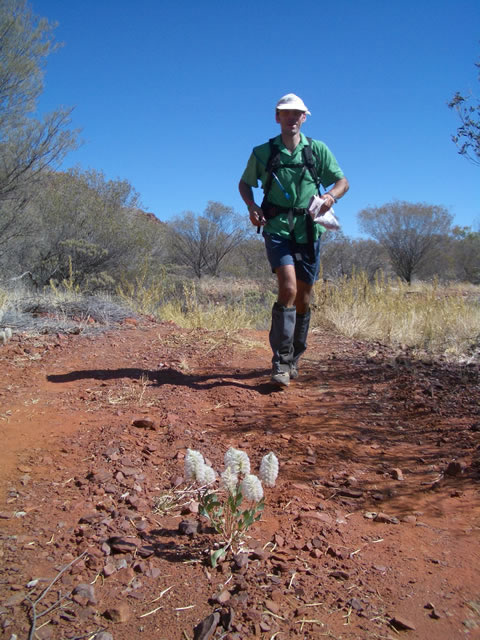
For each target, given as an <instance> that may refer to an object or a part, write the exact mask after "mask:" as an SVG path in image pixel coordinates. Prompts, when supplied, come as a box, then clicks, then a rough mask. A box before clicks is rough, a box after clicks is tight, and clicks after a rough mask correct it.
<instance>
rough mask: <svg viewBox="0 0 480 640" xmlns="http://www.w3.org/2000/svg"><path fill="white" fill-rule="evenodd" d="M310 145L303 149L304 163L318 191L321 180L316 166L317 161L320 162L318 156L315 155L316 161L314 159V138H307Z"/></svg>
mask: <svg viewBox="0 0 480 640" xmlns="http://www.w3.org/2000/svg"><path fill="white" fill-rule="evenodd" d="M307 141H308V145H305V146H304V147H303V149H302V154H303V161H304V163H305V166H306V168H307V169H308V170H309V171H310V175H311V176H312V178H313V181H314V182H315V184H316V186H317V190H318V188H319V187H320V179H319V177H318V171H317V167H316V164H315V160H318V156H317V154H316V153H315V160H314V158H313V156H314V152H313V150H312V138H307Z"/></svg>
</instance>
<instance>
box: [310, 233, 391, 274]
mask: <svg viewBox="0 0 480 640" xmlns="http://www.w3.org/2000/svg"><path fill="white" fill-rule="evenodd" d="M320 246H321V252H320V257H321V264H322V273H323V277H324V278H328V279H332V280H336V279H337V278H342V277H343V276H351V275H352V274H353V273H355V272H357V273H358V272H362V271H363V272H364V273H366V274H367V277H368V279H369V280H373V279H374V277H375V274H376V273H377V272H378V271H380V270H381V271H385V270H386V268H387V266H388V258H387V256H386V255H385V250H384V249H383V248H382V247H381V246H380V244H379V243H378V242H376V241H375V240H371V239H364V238H356V239H352V238H349V237H347V236H345V235H344V234H343V233H342V232H331V231H329V232H327V233H326V234H324V236H322V240H321V245H320Z"/></svg>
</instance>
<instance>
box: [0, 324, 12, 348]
mask: <svg viewBox="0 0 480 640" xmlns="http://www.w3.org/2000/svg"><path fill="white" fill-rule="evenodd" d="M11 337H12V330H11V329H10V327H5V329H3V330H2V331H0V342H1V343H2V344H7V342H8V341H9V340H10V338H11Z"/></svg>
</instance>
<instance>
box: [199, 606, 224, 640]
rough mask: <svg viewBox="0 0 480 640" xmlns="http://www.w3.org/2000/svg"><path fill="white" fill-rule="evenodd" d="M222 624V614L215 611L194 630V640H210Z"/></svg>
mask: <svg viewBox="0 0 480 640" xmlns="http://www.w3.org/2000/svg"><path fill="white" fill-rule="evenodd" d="M219 622H220V613H219V612H218V611H215V613H211V614H210V615H209V616H207V617H206V618H205V619H204V620H202V622H200V623H199V624H197V626H196V627H195V629H194V630H193V640H209V639H210V638H211V637H212V636H213V634H214V633H215V630H216V628H217V627H218V623H219Z"/></svg>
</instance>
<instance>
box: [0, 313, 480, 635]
mask: <svg viewBox="0 0 480 640" xmlns="http://www.w3.org/2000/svg"><path fill="white" fill-rule="evenodd" d="M269 359H270V354H269V351H268V348H267V335H266V333H265V332H245V333H243V334H242V335H241V336H237V337H235V339H233V338H232V337H231V336H230V337H229V338H228V340H227V339H226V338H225V337H223V336H222V335H220V334H216V333H209V332H198V331H197V332H190V331H186V330H182V329H179V328H178V327H176V326H174V325H172V324H156V323H154V322H153V321H149V320H133V319H132V320H127V321H124V322H123V323H122V325H121V326H118V328H116V329H115V330H110V331H108V332H104V333H92V334H90V333H88V332H84V331H81V332H80V333H78V332H75V331H73V333H71V334H69V335H66V336H62V335H56V334H46V335H41V336H36V337H27V336H25V335H18V334H17V335H14V337H13V339H12V340H11V342H9V343H8V344H7V345H5V346H3V347H2V346H0V366H1V376H0V378H1V379H0V434H1V445H2V465H1V470H0V490H1V494H0V526H1V531H0V541H1V546H0V559H1V566H2V573H1V578H0V631H1V634H2V635H1V637H3V638H7V639H10V640H15V639H18V640H26V639H28V640H32V639H33V638H36V639H39V640H49V639H51V640H59V639H70V640H73V639H80V638H90V639H93V638H96V639H97V640H112V638H113V639H114V640H137V639H138V638H146V639H149V640H150V639H156V640H184V639H190V640H192V639H193V638H195V639H196V640H208V639H210V638H211V639H216V640H218V639H220V638H225V639H226V640H248V639H250V638H262V639H268V640H274V639H276V640H289V639H295V638H303V639H311V638H336V639H337V640H340V639H342V640H347V639H369V640H370V639H377V638H378V639H380V638H385V639H386V638H398V637H405V638H406V639H408V638H421V639H423V638H431V637H435V639H436V640H452V639H455V638H465V637H466V638H480V579H479V577H478V576H479V569H480V545H479V539H480V535H479V534H480V503H479V487H480V483H479V482H480V406H479V405H480V403H479V400H480V378H479V368H478V365H476V364H470V365H466V364H463V365H452V364H447V363H445V362H430V361H418V360H413V359H411V358H410V356H409V354H408V353H405V352H402V353H399V352H398V353H397V352H392V351H390V350H389V349H387V348H385V347H383V346H382V345H379V344H367V343H363V342H353V341H350V340H346V339H344V338H341V337H339V336H337V335H335V334H333V333H331V332H328V331H325V332H323V331H317V332H315V333H313V334H312V336H311V340H310V349H309V351H308V356H307V357H305V359H304V360H303V366H302V370H301V376H300V378H299V379H298V380H297V381H295V382H293V383H292V384H291V385H290V387H289V388H288V389H287V390H284V391H279V390H277V389H275V388H274V387H273V386H272V385H271V384H270V383H269V376H268V373H269V371H268V364H269ZM231 445H233V446H234V447H236V448H240V449H243V450H245V451H246V452H247V453H248V454H249V456H250V459H251V461H252V465H253V467H254V469H257V468H258V464H259V461H260V459H261V458H262V456H263V455H264V454H265V453H267V452H268V451H270V450H273V451H274V452H275V453H276V454H277V456H278V458H279V460H280V475H279V479H278V482H277V485H276V487H275V488H273V489H267V490H266V507H265V511H264V514H263V516H262V519H261V521H260V522H258V523H257V524H255V525H254V526H253V527H252V528H251V529H250V531H249V537H248V538H247V539H246V541H245V543H246V544H245V548H244V552H243V553H241V554H237V555H236V556H234V557H232V556H229V557H228V558H227V559H226V560H224V561H223V562H221V563H220V565H219V566H218V567H217V568H215V569H212V567H211V566H210V563H209V552H210V551H211V549H212V548H214V546H215V544H216V543H218V541H219V538H218V536H217V535H216V534H214V533H212V531H211V530H210V529H209V528H208V526H206V524H205V523H204V522H201V519H199V517H198V516H197V515H196V513H195V511H196V503H195V501H193V502H192V503H190V504H186V505H185V506H184V507H183V508H182V513H180V512H179V511H175V510H174V511H169V512H167V513H162V512H160V511H158V509H155V504H157V501H156V499H158V498H159V497H160V496H161V495H164V494H165V493H169V494H172V492H173V491H174V490H175V487H177V488H178V486H179V485H178V483H179V482H181V479H182V473H183V458H184V454H185V451H186V449H187V448H188V447H191V448H195V449H198V450H200V451H201V452H202V453H203V454H204V455H205V456H206V458H208V459H209V461H210V462H211V463H212V464H213V466H214V467H215V468H216V469H217V470H221V469H222V467H223V456H224V453H225V451H226V449H227V448H228V447H229V446H231ZM180 486H181V485H180ZM186 502H189V500H187V501H186Z"/></svg>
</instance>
